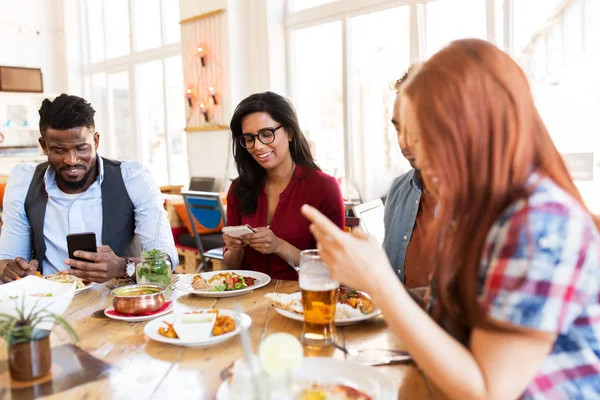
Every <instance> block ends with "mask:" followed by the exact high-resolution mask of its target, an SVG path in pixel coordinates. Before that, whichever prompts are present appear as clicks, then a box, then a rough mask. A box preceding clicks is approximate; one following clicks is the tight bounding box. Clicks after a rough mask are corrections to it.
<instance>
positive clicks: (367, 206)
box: [352, 199, 385, 246]
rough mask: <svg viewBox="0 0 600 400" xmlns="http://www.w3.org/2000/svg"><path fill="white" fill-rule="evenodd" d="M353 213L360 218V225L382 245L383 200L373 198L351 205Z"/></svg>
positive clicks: (383, 228) (383, 230) (383, 227)
mask: <svg viewBox="0 0 600 400" xmlns="http://www.w3.org/2000/svg"><path fill="white" fill-rule="evenodd" d="M352 211H353V212H354V215H355V216H356V217H358V218H359V219H360V226H361V227H362V228H363V229H364V230H365V231H367V233H368V234H369V235H372V236H375V238H376V239H377V242H378V243H379V245H380V246H381V245H383V238H384V236H385V226H384V224H383V211H384V207H383V202H382V201H381V199H375V200H371V201H368V202H366V203H363V204H359V205H357V206H354V207H352Z"/></svg>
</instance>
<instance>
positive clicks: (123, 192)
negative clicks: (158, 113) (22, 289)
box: [0, 94, 178, 282]
mask: <svg viewBox="0 0 600 400" xmlns="http://www.w3.org/2000/svg"><path fill="white" fill-rule="evenodd" d="M39 114H40V125H39V126H40V133H41V137H40V139H39V142H40V145H41V146H42V149H43V150H44V152H45V154H46V155H47V156H48V161H47V162H45V163H42V164H39V165H35V164H33V163H24V164H20V165H17V166H16V167H15V168H14V170H13V171H12V173H11V176H10V179H9V181H8V184H7V187H6V193H5V197H4V210H3V223H4V226H3V228H2V232H1V234H0V280H2V282H10V281H12V280H16V279H19V278H20V277H23V276H26V275H32V274H35V273H36V271H40V272H42V273H43V274H44V275H50V274H55V273H57V272H59V271H65V272H66V273H69V274H72V275H76V276H78V277H80V278H82V279H85V280H90V281H94V282H105V281H107V280H110V279H112V278H122V277H123V278H125V277H130V278H131V277H133V275H134V273H135V262H136V261H137V259H136V258H137V257H136V256H139V254H140V245H141V248H142V249H144V250H151V249H153V248H154V239H155V234H156V227H157V225H158V223H159V219H162V222H161V228H160V231H159V235H158V241H157V248H158V249H160V250H163V251H165V252H166V253H167V254H168V255H169V257H170V259H171V264H172V266H173V268H174V267H175V266H176V265H177V264H178V257H177V251H176V250H175V244H174V241H173V235H172V233H171V230H170V228H169V222H168V220H167V216H166V212H165V211H164V209H163V206H162V203H163V202H162V197H161V194H160V190H159V188H158V186H157V185H156V183H155V182H154V180H153V179H152V176H151V175H150V173H149V172H148V171H147V170H146V169H145V168H144V167H143V166H142V165H141V164H140V163H138V162H134V161H123V162H119V161H114V160H109V159H106V158H103V157H101V156H100V155H98V154H97V149H98V144H99V141H100V134H99V133H98V132H96V130H95V124H94V114H95V111H94V109H93V108H92V106H91V105H90V103H88V102H87V101H86V100H84V99H82V98H80V97H77V96H69V95H66V94H62V95H60V96H59V97H57V98H56V99H54V100H53V101H50V100H49V99H45V100H44V101H43V102H42V106H41V108H40V110H39ZM83 232H93V233H95V235H96V241H97V244H98V250H97V253H88V252H81V254H78V253H77V252H76V253H75V257H77V258H83V259H85V260H87V261H81V260H73V259H69V258H68V257H69V256H68V249H67V235H69V234H74V233H83Z"/></svg>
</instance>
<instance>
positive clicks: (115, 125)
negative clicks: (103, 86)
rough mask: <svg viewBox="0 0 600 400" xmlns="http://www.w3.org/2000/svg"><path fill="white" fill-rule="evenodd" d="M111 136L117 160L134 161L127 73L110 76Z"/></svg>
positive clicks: (133, 139)
mask: <svg viewBox="0 0 600 400" xmlns="http://www.w3.org/2000/svg"><path fill="white" fill-rule="evenodd" d="M108 84H109V87H110V102H109V104H110V110H111V125H112V126H111V134H112V136H113V138H114V139H113V143H114V144H115V157H116V158H117V159H118V160H135V159H136V156H137V154H136V151H135V137H134V135H135V133H134V132H133V130H132V128H131V127H132V125H131V112H130V109H129V74H128V73H127V71H122V72H118V73H116V74H110V75H109V76H108Z"/></svg>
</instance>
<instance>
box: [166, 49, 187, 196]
mask: <svg viewBox="0 0 600 400" xmlns="http://www.w3.org/2000/svg"><path fill="white" fill-rule="evenodd" d="M165 79H166V84H167V85H166V87H167V131H168V132H169V162H170V165H171V170H170V172H171V179H170V184H171V185H187V184H188V183H189V168H188V159H187V143H186V134H185V131H184V129H185V100H184V96H183V93H184V88H183V67H182V63H181V57H180V56H177V57H171V58H167V59H166V60H165Z"/></svg>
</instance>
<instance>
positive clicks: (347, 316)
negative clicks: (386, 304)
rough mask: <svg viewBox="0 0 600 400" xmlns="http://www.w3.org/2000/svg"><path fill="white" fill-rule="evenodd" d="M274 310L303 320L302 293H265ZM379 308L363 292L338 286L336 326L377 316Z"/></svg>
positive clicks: (379, 311)
mask: <svg viewBox="0 0 600 400" xmlns="http://www.w3.org/2000/svg"><path fill="white" fill-rule="evenodd" d="M265 297H266V298H267V299H269V300H270V301H271V304H273V307H275V311H277V313H279V314H281V315H283V316H284V317H287V318H291V319H294V320H296V321H300V322H303V321H304V308H303V307H302V293H301V292H295V293H290V294H287V293H267V294H266V295H265ZM379 314H381V310H379V309H377V308H375V307H374V305H373V302H372V301H371V298H370V297H369V296H368V295H367V294H366V293H364V292H361V291H358V290H354V289H350V288H347V287H343V286H342V287H340V289H339V290H338V300H337V304H336V307H335V324H336V326H348V325H354V324H357V323H359V322H362V321H366V320H368V319H371V318H375V317H377V316H378V315H379Z"/></svg>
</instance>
